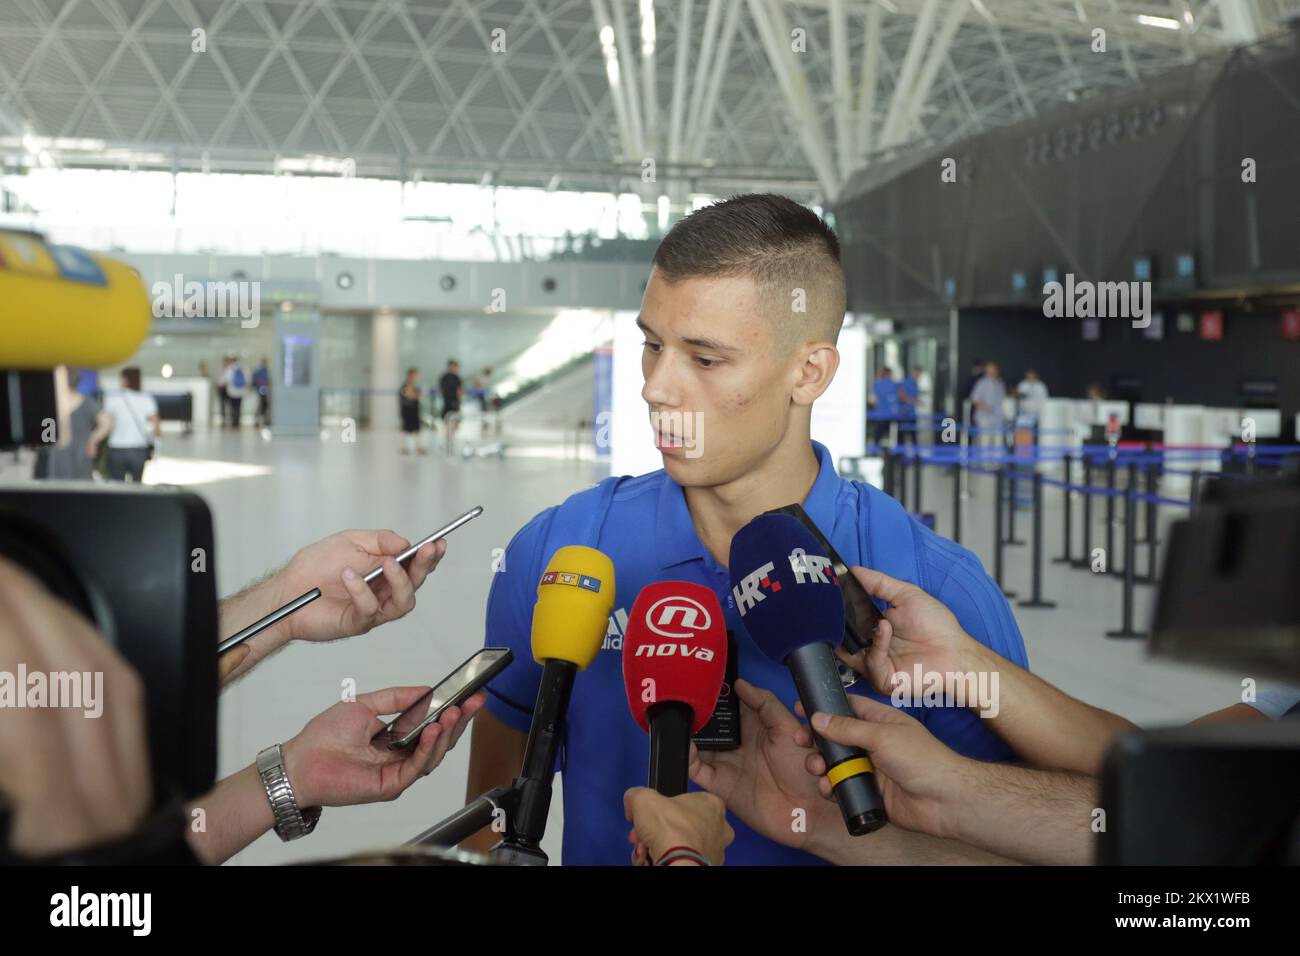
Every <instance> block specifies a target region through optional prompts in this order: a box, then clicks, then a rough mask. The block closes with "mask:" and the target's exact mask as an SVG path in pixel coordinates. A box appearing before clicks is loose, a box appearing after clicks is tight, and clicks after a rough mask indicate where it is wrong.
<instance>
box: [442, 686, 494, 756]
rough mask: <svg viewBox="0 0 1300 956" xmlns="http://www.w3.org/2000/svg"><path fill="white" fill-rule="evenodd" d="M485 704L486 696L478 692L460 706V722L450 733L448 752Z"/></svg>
mask: <svg viewBox="0 0 1300 956" xmlns="http://www.w3.org/2000/svg"><path fill="white" fill-rule="evenodd" d="M486 704H487V695H486V694H484V693H483V692H482V691H479V692H478V693H476V694H474V695H473V696H472V697H470V698H469V700H467V701H465V703H463V704H461V705H460V715H461V716H460V720H459V721H458V722H457V724H456V726H455V727H454V728H453V729H452V731H451V741H450V742H449V743H448V744H447V749H448V750H451V749H452V748H453V747H455V746H456V742H457V741H459V740H460V735H461V734H463V733H464V732H465V728H466V727H468V726H469V723H470V721H471V720H473V719H474V715H475V714H477V713H478V712H479V711H480V710H482V709H483V708H484V706H486Z"/></svg>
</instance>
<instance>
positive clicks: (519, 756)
mask: <svg viewBox="0 0 1300 956" xmlns="http://www.w3.org/2000/svg"><path fill="white" fill-rule="evenodd" d="M527 745H528V734H526V733H524V732H523V731H519V730H515V728H513V727H511V726H510V725H509V724H507V723H506V722H505V721H503V720H501V719H500V718H499V717H496V716H494V715H493V714H492V712H491V711H488V710H485V711H484V712H483V713H482V714H480V715H479V718H478V720H476V721H475V722H474V730H473V731H471V734H470V741H469V782H468V783H467V784H466V786H465V802H466V803H468V802H469V801H471V800H473V799H474V798H475V797H478V796H480V795H482V794H484V793H486V792H487V791H489V790H491V789H492V788H493V787H508V786H510V784H511V783H512V782H513V781H514V779H515V777H517V776H519V769H520V768H521V767H522V766H523V765H524V750H525V748H526V747H527ZM500 841H501V834H500V833H496V832H494V831H493V830H492V829H491V828H485V829H483V830H480V831H479V832H478V833H476V834H474V835H473V836H472V837H470V838H469V839H467V840H465V842H463V843H462V844H461V847H462V848H464V849H466V850H474V851H476V852H479V853H485V852H487V851H488V850H490V849H492V847H494V846H496V844H497V843H499V842H500Z"/></svg>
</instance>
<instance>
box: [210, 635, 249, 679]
mask: <svg viewBox="0 0 1300 956" xmlns="http://www.w3.org/2000/svg"><path fill="white" fill-rule="evenodd" d="M252 652H253V648H252V647H251V646H250V645H248V644H240V645H239V646H238V647H232V648H231V649H230V650H228V651H226V653H224V654H220V655H218V656H217V686H218V687H222V686H225V683H226V681H228V680H230V678H231V676H232V675H233V674H234V673H235V671H237V670H239V665H240V664H242V663H244V661H246V660H248V655H249V654H251V653H252Z"/></svg>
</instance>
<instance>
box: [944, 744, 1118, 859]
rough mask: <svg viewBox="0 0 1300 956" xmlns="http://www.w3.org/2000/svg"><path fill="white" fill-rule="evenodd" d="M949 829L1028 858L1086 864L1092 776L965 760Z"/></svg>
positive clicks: (1093, 801)
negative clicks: (961, 794)
mask: <svg viewBox="0 0 1300 956" xmlns="http://www.w3.org/2000/svg"><path fill="white" fill-rule="evenodd" d="M967 763H968V766H967V767H966V770H967V774H966V787H967V796H966V798H965V799H964V800H961V801H957V802H955V803H953V804H952V805H950V807H949V811H950V815H949V826H950V827H951V830H950V832H951V834H952V835H953V836H954V837H955V838H956V839H958V840H964V841H965V842H967V843H970V844H972V845H974V846H979V847H984V848H985V849H989V850H993V851H996V852H998V853H1005V854H1006V855H1008V856H1010V857H1013V858H1015V859H1018V860H1023V861H1024V862H1026V863H1030V864H1039V865H1060V864H1067V865H1089V864H1091V863H1092V862H1093V858H1094V856H1095V854H1096V834H1095V833H1094V832H1093V829H1092V822H1093V812H1094V810H1095V809H1096V808H1097V804H1098V800H1099V789H1100V788H1099V786H1098V784H1097V781H1096V780H1094V779H1092V778H1090V777H1085V776H1082V775H1080V774H1075V773H1065V772H1061V771H1053V770H1034V769H1030V768H1028V767H1016V766H1012V765H1010V764H995V763H982V762H979V761H974V760H971V761H967Z"/></svg>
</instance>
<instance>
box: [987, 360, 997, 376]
mask: <svg viewBox="0 0 1300 956" xmlns="http://www.w3.org/2000/svg"><path fill="white" fill-rule="evenodd" d="M984 375H985V377H987V378H997V377H998V367H997V366H996V365H994V364H993V363H992V362H989V364H988V365H985V366H984Z"/></svg>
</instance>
